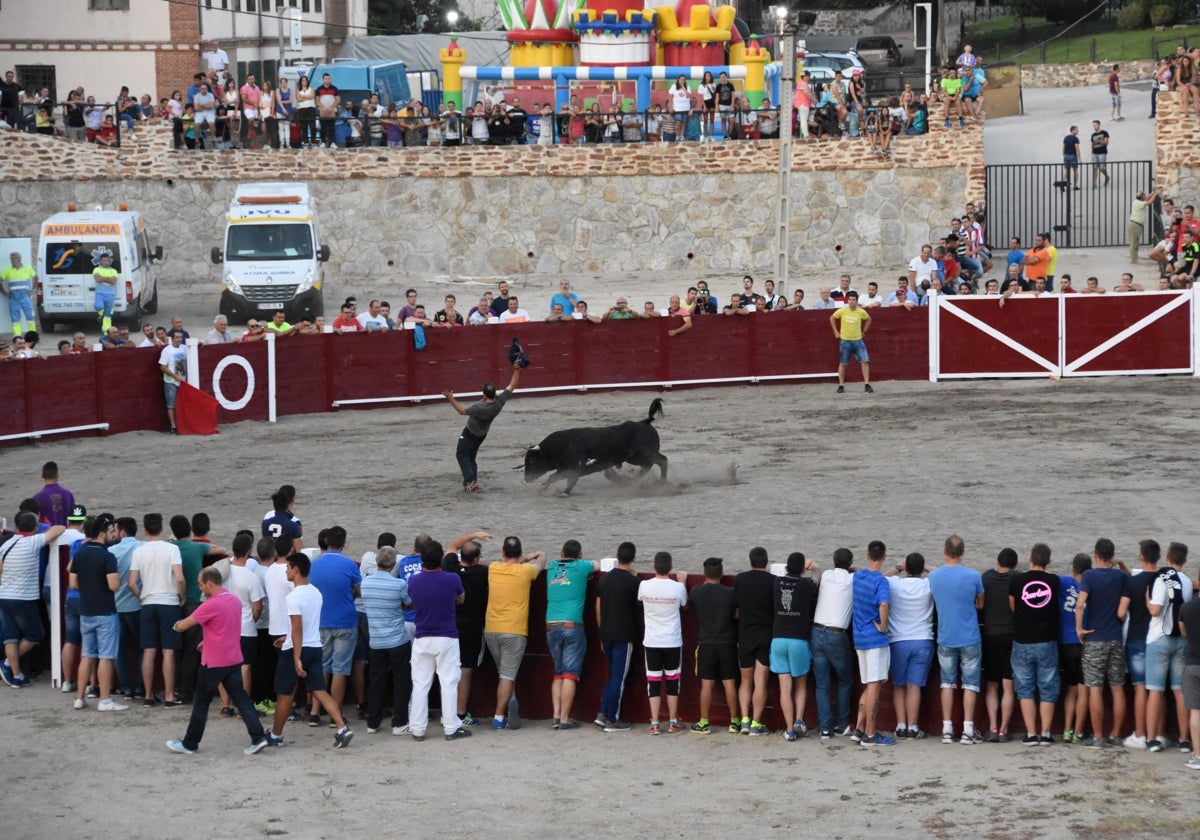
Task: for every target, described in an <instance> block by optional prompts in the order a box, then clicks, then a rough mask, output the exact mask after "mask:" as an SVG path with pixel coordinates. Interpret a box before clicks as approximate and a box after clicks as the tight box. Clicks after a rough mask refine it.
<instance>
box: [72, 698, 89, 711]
mask: <svg viewBox="0 0 1200 840" xmlns="http://www.w3.org/2000/svg"><path fill="white" fill-rule="evenodd" d="M72 705H73V707H74V708H76V709H86V708H87V701H86V700H84V699H83V698H82V697H76V698H75V702H74V703H73V704H72Z"/></svg>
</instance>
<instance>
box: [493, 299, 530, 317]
mask: <svg viewBox="0 0 1200 840" xmlns="http://www.w3.org/2000/svg"><path fill="white" fill-rule="evenodd" d="M528 320H529V313H528V312H526V311H525V310H524V309H520V308H518V306H517V296H516V295H509V296H508V309H506V310H504V311H503V312H501V313H500V323H501V324H504V323H507V322H509V321H516V322H517V323H522V322H525V321H528Z"/></svg>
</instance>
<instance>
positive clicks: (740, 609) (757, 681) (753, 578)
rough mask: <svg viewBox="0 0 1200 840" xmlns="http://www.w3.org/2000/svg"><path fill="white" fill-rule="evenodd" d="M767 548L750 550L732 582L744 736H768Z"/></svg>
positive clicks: (771, 583)
mask: <svg viewBox="0 0 1200 840" xmlns="http://www.w3.org/2000/svg"><path fill="white" fill-rule="evenodd" d="M767 563H768V559H767V550H766V549H765V548H763V547H762V546H755V547H754V548H752V549H750V570H749V571H746V572H742V573H741V574H739V575H738V576H737V577H736V578H735V579H734V581H733V603H734V606H735V607H736V608H737V616H738V667H739V668H741V671H742V682H741V685H739V686H738V705H739V706H740V707H741V712H742V719H741V722H740V727H739V728H740V730H741V732H742V734H743V735H770V734H771V731H770V730H769V729H768V728H767V726H766V724H764V723H763V722H762V718H763V711H764V709H765V708H766V705H767V679H768V678H769V677H770V675H771V668H770V666H771V628H772V627H773V626H774V624H775V578H774V576H773V575H772V574H771V573H770V572H768V571H767Z"/></svg>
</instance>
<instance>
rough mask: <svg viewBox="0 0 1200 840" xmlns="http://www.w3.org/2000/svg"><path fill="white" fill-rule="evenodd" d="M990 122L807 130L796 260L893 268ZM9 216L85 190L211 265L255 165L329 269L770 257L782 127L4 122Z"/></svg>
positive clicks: (463, 269)
mask: <svg viewBox="0 0 1200 840" xmlns="http://www.w3.org/2000/svg"><path fill="white" fill-rule="evenodd" d="M982 136H983V135H982V131H981V130H980V129H979V128H978V127H968V128H965V129H950V130H946V129H943V128H942V127H941V126H940V125H936V126H935V127H934V129H933V132H932V133H931V134H929V135H926V136H923V137H901V138H897V139H896V140H895V142H894V143H893V147H892V148H893V156H892V158H891V159H885V158H882V157H879V156H877V155H874V154H872V153H871V151H870V149H869V147H868V144H867V142H866V141H865V140H862V139H854V140H843V141H826V142H814V143H810V144H806V143H798V144H796V146H795V148H794V153H793V167H792V168H793V172H794V175H793V180H792V188H791V201H792V208H793V212H792V223H791V236H790V244H791V249H792V265H793V270H794V271H805V270H811V269H815V268H817V267H836V266H839V265H857V266H864V267H880V268H882V267H889V268H890V267H894V266H895V265H896V263H897V261H900V260H902V259H907V256H906V255H909V254H910V252H913V253H915V250H916V249H917V248H918V247H919V245H920V244H921V243H922V242H925V241H927V240H928V239H929V237H930V232H931V230H935V229H941V228H942V227H943V226H944V223H945V220H946V219H948V218H949V217H950V216H951V215H953V214H954V213H957V212H960V210H961V208H962V206H963V204H964V202H966V201H968V200H979V199H981V198H982V197H983V187H984V174H983V173H984V170H983V146H982ZM6 140H7V142H6V143H5V145H4V146H3V147H0V164H2V165H0V224H2V227H0V229H3V230H4V231H5V235H8V236H31V237H36V235H37V229H38V224H39V222H40V221H41V220H42V219H43V218H45V217H46V216H48V215H50V214H51V213H53V212H56V211H58V210H62V209H64V208H65V206H66V204H68V203H71V202H74V203H76V204H78V205H79V206H81V207H90V206H94V205H96V204H103V205H105V206H106V207H113V206H115V205H116V204H118V203H120V202H124V203H126V204H128V205H129V206H130V207H131V208H134V209H138V210H141V211H143V212H145V213H146V216H147V219H148V224H149V226H150V227H151V229H152V231H153V233H154V235H155V237H156V239H157V241H158V242H160V243H162V244H164V245H165V247H166V250H167V251H168V253H169V254H170V262H169V263H168V265H167V267H166V268H165V274H166V276H167V277H168V278H169V279H170V280H171V281H183V282H195V281H214V280H215V279H216V276H217V271H216V269H215V267H213V266H212V265H211V264H210V263H209V262H208V259H207V254H208V252H209V249H210V248H211V247H212V246H214V245H218V244H220V242H221V236H222V232H223V228H224V211H225V210H226V209H227V207H228V205H229V199H230V197H231V196H232V195H233V191H234V187H235V186H236V184H237V183H238V182H241V181H261V180H305V181H308V182H310V183H311V185H312V189H313V192H314V194H315V195H316V197H317V199H318V202H319V203H318V207H319V212H320V218H321V224H322V228H323V231H324V239H325V240H326V241H327V242H328V243H329V245H330V247H331V249H332V251H333V253H334V258H333V260H332V262H331V263H330V265H329V270H330V271H331V273H332V275H333V276H334V277H343V276H344V277H346V278H347V279H360V278H367V277H377V276H381V275H382V276H389V277H395V278H397V279H404V278H412V279H414V280H416V279H421V278H428V277H431V276H450V277H455V276H463V277H491V276H496V275H542V276H544V275H555V274H571V275H587V274H608V273H612V272H655V271H667V270H683V271H688V270H695V271H699V272H703V271H722V270H726V269H729V270H734V271H743V270H745V271H750V270H754V271H765V270H768V269H769V268H770V267H772V266H773V265H774V230H775V224H774V223H775V215H776V201H775V195H776V182H777V177H776V172H777V168H778V144H777V143H776V142H775V141H752V142H728V143H712V144H707V143H705V144H697V143H686V144H675V145H671V144H638V145H629V146H625V145H603V146H558V147H552V148H540V147H479V148H473V147H463V148H457V149H447V148H418V149H373V150H360V151H349V150H320V149H313V150H303V151H292V150H284V151H271V150H262V151H249V150H229V151H220V152H188V151H186V150H183V151H174V150H171V149H170V148H169V146H170V142H169V140H170V136H169V132H167V131H166V130H165V129H164V128H163V127H162V126H152V127H150V128H149V129H147V130H146V131H145V132H143V133H139V138H138V139H137V140H136V141H134V140H130V141H128V142H127V144H126V147H125V148H122V149H104V148H99V147H96V146H92V145H87V144H70V143H67V142H66V141H64V140H61V139H57V138H48V137H40V136H37V135H15V134H14V135H9V136H8V137H7V138H6Z"/></svg>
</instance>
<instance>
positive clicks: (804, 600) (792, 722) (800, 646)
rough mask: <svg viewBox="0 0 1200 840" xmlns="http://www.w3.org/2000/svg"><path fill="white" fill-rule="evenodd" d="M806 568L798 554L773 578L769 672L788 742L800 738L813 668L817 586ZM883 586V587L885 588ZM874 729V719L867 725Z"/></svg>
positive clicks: (795, 553) (803, 730)
mask: <svg viewBox="0 0 1200 840" xmlns="http://www.w3.org/2000/svg"><path fill="white" fill-rule="evenodd" d="M805 568H806V564H805V561H804V555H803V554H801V553H800V552H798V551H794V552H792V553H791V554H790V555H788V559H787V567H786V570H785V571H786V574H785V575H784V576H783V577H781V578H775V594H774V610H775V623H774V627H773V628H772V635H773V636H774V638H773V639H772V641H771V670H772V671H774V672H775V673H776V674H778V675H779V705H780V708H781V711H782V712H783V719H784V721H785V722H786V724H787V729H785V730H784V732H783V735H784V737H785V738H786V739H787V740H789V741H795V740H796V739H797V738H803V737H804V735H805V733H806V732H807V731H808V730H807V729H806V728H805V726H804V708H805V706H806V705H807V701H808V672H809V670H810V668H811V667H812V652H811V650H810V649H809V641H810V640H811V639H812V626H813V613H814V612H815V611H816V607H817V584H816V581H814V580H813V579H812V578H807V577H803V576H802V575H803V574H804V572H805ZM885 585H886V584H885ZM869 725H871V726H873V725H874V723H873V719H872V722H871V723H870V724H869Z"/></svg>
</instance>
